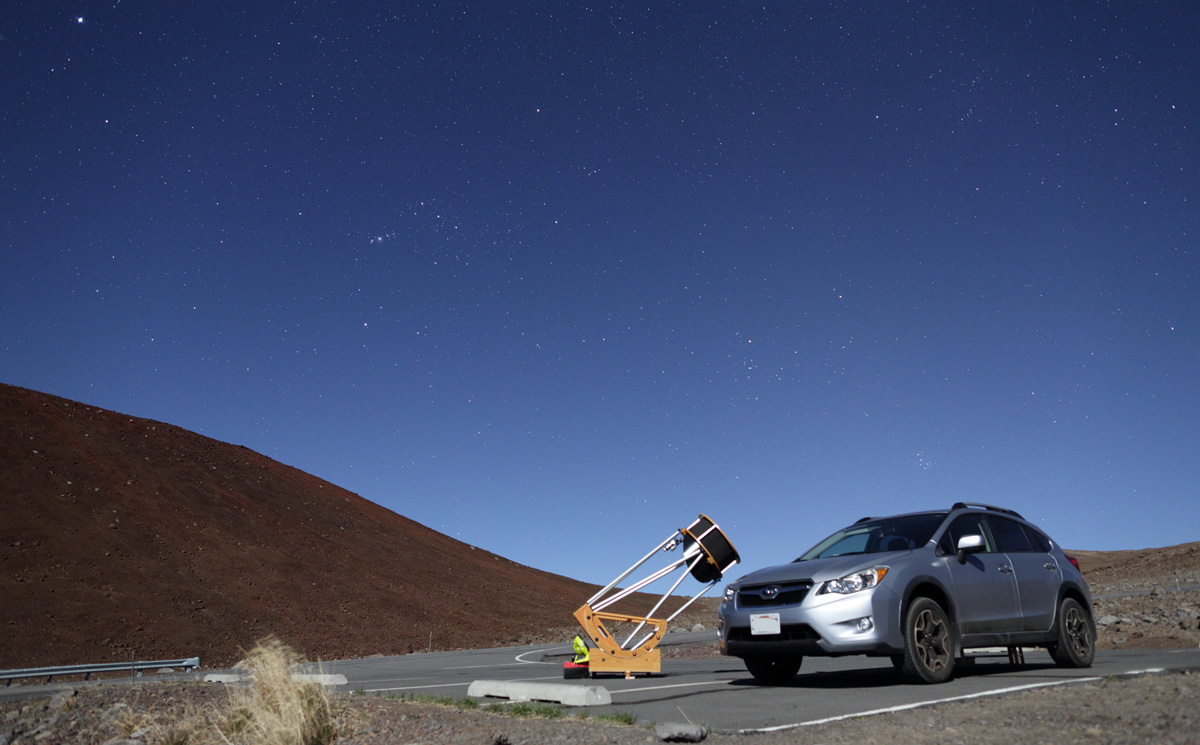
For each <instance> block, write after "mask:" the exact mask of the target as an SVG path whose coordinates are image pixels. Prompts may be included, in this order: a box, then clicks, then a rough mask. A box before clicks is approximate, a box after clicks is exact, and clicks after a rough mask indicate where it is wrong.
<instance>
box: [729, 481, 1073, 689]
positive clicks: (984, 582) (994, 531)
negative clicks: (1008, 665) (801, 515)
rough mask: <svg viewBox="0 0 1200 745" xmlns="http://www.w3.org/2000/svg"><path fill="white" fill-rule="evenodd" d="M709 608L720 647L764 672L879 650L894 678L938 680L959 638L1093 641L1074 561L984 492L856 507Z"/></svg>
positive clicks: (779, 678)
mask: <svg viewBox="0 0 1200 745" xmlns="http://www.w3.org/2000/svg"><path fill="white" fill-rule="evenodd" d="M718 613H719V616H720V620H719V633H720V639H721V652H722V654H727V655H731V656H734V657H741V658H742V660H743V661H744V662H745V663H746V668H747V669H748V670H749V671H750V673H751V674H752V675H753V676H754V677H755V678H757V679H758V680H760V681H763V682H766V683H771V684H781V683H786V682H788V681H789V680H791V679H792V678H793V677H795V675H796V672H797V671H798V670H799V669H800V662H801V660H802V659H803V658H804V657H805V656H806V655H818V656H825V657H832V656H840V655H848V654H862V655H871V656H876V657H890V658H891V660H892V664H893V665H894V666H895V667H896V669H897V670H899V671H900V672H901V673H902V674H903V676H904V678H905V679H907V680H909V681H911V682H923V683H940V682H943V681H945V680H949V679H950V676H951V675H953V674H954V663H955V659H956V658H957V657H958V656H959V655H960V654H961V652H962V650H964V649H970V648H979V647H1014V646H1029V647H1045V648H1046V649H1047V650H1048V651H1049V652H1050V654H1051V655H1052V656H1053V657H1054V660H1055V662H1057V663H1058V664H1059V665H1062V666H1066V667H1089V666H1090V665H1091V664H1092V658H1093V657H1094V656H1095V650H1096V647H1095V641H1096V624H1095V622H1094V621H1093V619H1092V600H1091V593H1090V592H1089V590H1088V586H1087V582H1085V581H1084V579H1083V575H1081V574H1080V573H1079V563H1078V562H1077V561H1075V559H1074V558H1072V557H1070V556H1067V555H1066V554H1064V553H1063V552H1062V549H1061V548H1059V546H1058V544H1056V543H1055V542H1054V541H1052V540H1050V539H1049V538H1048V537H1047V536H1046V534H1045V533H1043V532H1042V531H1041V530H1039V529H1038V528H1036V527H1034V526H1033V525H1031V524H1030V523H1029V522H1028V521H1026V520H1025V519H1024V518H1022V517H1021V516H1020V515H1018V514H1017V513H1016V512H1013V511H1012V510H1006V509H1003V508H1000V507H993V506H991V505H983V504H964V503H962V502H960V503H958V504H955V505H954V506H953V507H951V508H950V509H949V510H940V511H936V512H916V513H912V514H908V515H897V516H895V517H864V518H863V519H861V520H859V521H858V522H856V523H854V524H853V525H851V526H849V527H847V528H843V529H842V530H839V531H838V532H836V533H834V534H833V535H831V536H829V537H828V538H826V539H825V540H823V541H821V542H820V543H818V544H817V545H816V546H813V547H812V548H811V549H809V551H808V552H806V553H805V554H804V555H803V556H801V557H800V558H798V559H796V560H795V561H793V562H792V563H790V564H783V565H780V566H773V567H768V568H766V569H760V570H759V571H757V572H753V573H751V574H748V575H746V576H745V577H742V578H741V579H739V580H738V581H736V582H734V583H733V584H731V585H729V586H728V587H726V588H725V597H724V599H723V600H722V602H721V606H720V608H719V610H718Z"/></svg>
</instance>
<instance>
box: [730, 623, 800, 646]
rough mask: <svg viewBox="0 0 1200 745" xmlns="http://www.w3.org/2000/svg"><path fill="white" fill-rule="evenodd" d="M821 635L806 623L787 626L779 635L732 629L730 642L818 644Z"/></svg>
mask: <svg viewBox="0 0 1200 745" xmlns="http://www.w3.org/2000/svg"><path fill="white" fill-rule="evenodd" d="M820 640H821V635H820V634H818V633H817V632H816V631H813V629H812V627H811V626H809V625H808V624H806V623H797V624H785V625H784V626H783V627H782V628H780V629H779V633H778V634H758V635H755V634H751V633H750V629H730V630H729V641H730V642H778V641H789V642H816V641H820Z"/></svg>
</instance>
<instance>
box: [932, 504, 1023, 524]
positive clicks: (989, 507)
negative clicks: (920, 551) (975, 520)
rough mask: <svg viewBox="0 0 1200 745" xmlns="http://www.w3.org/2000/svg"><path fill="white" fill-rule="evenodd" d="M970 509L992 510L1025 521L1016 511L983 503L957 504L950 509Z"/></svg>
mask: <svg viewBox="0 0 1200 745" xmlns="http://www.w3.org/2000/svg"><path fill="white" fill-rule="evenodd" d="M968 507H976V508H979V509H984V510H990V511H992V512H1003V513H1004V514H1006V515H1012V516H1013V517H1020V518H1021V519H1022V520H1024V519H1025V518H1024V517H1022V516H1021V513H1019V512H1017V511H1016V510H1010V509H1008V508H1007V507H997V506H996V505H994V504H984V503H983V502H955V503H954V505H953V506H951V507H950V509H952V510H962V509H966V508H968Z"/></svg>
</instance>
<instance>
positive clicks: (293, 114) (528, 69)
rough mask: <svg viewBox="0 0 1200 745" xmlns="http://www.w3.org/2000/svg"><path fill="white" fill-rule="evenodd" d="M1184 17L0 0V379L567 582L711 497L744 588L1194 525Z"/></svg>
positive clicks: (1192, 171)
mask: <svg viewBox="0 0 1200 745" xmlns="http://www.w3.org/2000/svg"><path fill="white" fill-rule="evenodd" d="M646 5H649V6H650V7H649V8H647V7H646ZM1198 27H1200V7H1198V6H1197V5H1196V4H1194V3H1192V2H1141V3H1139V2H1119V3H1084V2H1070V3H1059V2H1053V3H1044V2H1023V3H999V2H997V3H984V4H979V5H976V6H973V7H972V6H970V5H968V4H966V3H960V2H936V1H935V2H921V3H904V2H894V3H873V2H871V3H868V2H864V3H842V2H800V1H799V0H797V1H795V2H779V3H776V2H772V3H767V4H766V5H765V6H764V5H763V4H751V3H732V2H731V3H715V2H686V3H666V2H653V3H643V4H633V3H615V4H593V3H588V4H579V3H566V2H479V3H449V2H447V3H418V2H410V3H397V2H364V1H351V2H338V3H327V2H294V3H293V2H275V1H271V0H264V1H262V2H206V3H164V2H149V1H148V0H142V1H139V0H117V1H116V2H112V1H111V0H110V1H109V2H103V3H100V2H73V3H59V2H33V1H32V0H19V1H18V2H16V3H15V5H14V4H12V3H9V4H7V5H6V6H5V10H4V11H3V14H2V16H0V102H2V103H0V381H3V382H5V383H10V384H15V385H21V386H25V387H28V388H33V389H36V390H39V391H44V392H47V393H53V394H56V395H60V396H65V397H67V398H71V399H75V400H80V401H84V402H86V403H89V404H93V405H97V406H102V407H105V408H109V409H114V410H117V411H121V412H124V413H128V414H131V415H136V416H142V417H149V418H152V419H156V420H160V421H166V422H170V423H172V424H177V425H180V426H182V427H186V428H188V429H192V430H195V431H197V432H201V433H203V434H205V435H208V436H210V437H214V438H216V439H219V440H223V441H227V442H231V443H236V444H239V445H245V446H247V447H249V448H251V449H253V450H256V451H259V452H261V453H264V454H266V455H269V456H271V457H273V458H276V459H278V460H280V461H282V462H284V463H286V464H289V465H292V466H295V467H297V468H300V469H302V470H304V471H307V472H309V473H312V474H315V475H317V476H320V477H322V478H325V479H328V480H329V481H332V482H334V483H336V484H338V485H341V486H344V487H346V488H348V489H350V490H352V491H355V492H357V493H359V494H361V495H363V496H364V497H366V498H368V499H371V500H373V501H375V502H378V503H380V504H382V505H384V506H386V507H388V508H391V509H393V510H395V511H396V512H399V513H401V514H403V515H406V516H408V517H411V518H413V519H415V520H417V521H419V522H421V523H424V524H426V525H429V526H430V527H432V528H434V529H436V530H439V531H442V532H445V533H447V534H449V535H451V536H454V537H456V538H459V539H461V540H463V541H466V542H468V543H471V544H473V545H477V546H480V547H482V548H485V549H488V550H491V551H494V552H497V553H499V554H502V555H504V556H506V557H508V558H511V559H513V560H515V561H518V562H520V563H523V564H529V565H532V566H535V567H538V568H541V569H546V570H549V571H553V572H557V573H560V574H565V575H568V576H571V577H574V578H577V579H583V580H588V581H594V582H606V581H607V580H609V579H611V578H613V577H614V576H615V575H616V574H618V573H619V572H620V571H621V570H623V569H625V568H626V566H627V565H629V564H631V563H633V562H634V561H635V560H636V559H637V558H639V557H640V556H641V555H642V554H644V553H645V552H646V551H649V550H650V549H651V548H653V546H654V545H655V544H656V543H658V542H659V541H660V540H662V539H664V538H666V537H667V536H668V535H670V533H671V532H672V531H673V530H674V529H676V528H678V527H681V526H683V525H685V524H687V523H688V522H690V521H691V519H693V518H694V517H695V515H696V514H697V513H699V512H705V513H707V514H709V515H711V516H712V518H713V519H714V520H716V521H717V522H718V523H720V524H721V526H722V527H723V528H724V529H725V530H726V532H727V533H728V535H729V537H730V539H731V540H732V541H733V543H734V544H735V545H736V546H737V547H738V548H739V549H740V551H741V553H742V556H743V560H744V567H743V568H744V569H756V568H759V567H762V566H764V565H767V564H773V563H779V562H783V561H787V560H790V559H792V558H794V557H795V556H797V555H799V554H800V553H801V552H802V551H803V550H804V549H806V548H808V547H809V546H811V545H812V544H814V543H816V542H817V541H818V540H819V539H820V538H822V537H823V536H824V535H826V534H828V533H830V532H832V531H833V530H835V529H837V528H839V527H842V526H843V525H845V524H847V523H849V522H852V521H853V520H856V519H858V518H860V517H863V516H865V515H883V514H894V513H897V512H907V511H915V510H922V509H928V508H939V507H947V506H949V505H950V504H951V503H952V502H955V501H959V500H968V501H981V502H988V503H994V504H1000V505H1004V506H1007V507H1010V508H1013V509H1016V510H1018V511H1019V512H1021V513H1023V514H1025V515H1026V516H1027V517H1029V518H1031V519H1032V520H1034V521H1035V522H1036V523H1038V524H1040V525H1042V526H1043V527H1044V528H1045V529H1046V530H1047V532H1048V533H1049V534H1050V535H1051V536H1052V537H1054V538H1055V539H1056V540H1058V541H1059V542H1061V543H1062V544H1065V545H1066V546H1068V547H1069V548H1077V549H1103V550H1109V549H1125V548H1141V547H1147V546H1163V545H1171V544H1175V543H1181V542H1186V541H1194V540H1200V499H1198V495H1200V325H1198V324H1200V246H1198V237H1200V173H1198V167H1200V139H1198V138H1200V34H1197V33H1196V30H1197V28H1198ZM737 573H740V570H739V571H738V572H736V573H735V575H736V574H737ZM685 588H686V586H685ZM581 600H582V599H581Z"/></svg>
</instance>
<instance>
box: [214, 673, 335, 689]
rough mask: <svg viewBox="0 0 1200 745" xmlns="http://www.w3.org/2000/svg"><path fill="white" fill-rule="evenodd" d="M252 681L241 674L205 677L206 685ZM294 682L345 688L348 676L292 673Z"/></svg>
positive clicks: (217, 674) (215, 674) (220, 674)
mask: <svg viewBox="0 0 1200 745" xmlns="http://www.w3.org/2000/svg"><path fill="white" fill-rule="evenodd" d="M244 680H250V676H249V675H243V674H241V673H209V674H208V675H205V676H204V682H205V683H241V682H242V681H244ZM292 680H294V681H296V682H297V683H317V684H318V685H323V686H344V685H346V684H347V681H346V676H345V675H342V674H340V673H338V674H328V673H327V674H316V673H292Z"/></svg>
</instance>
